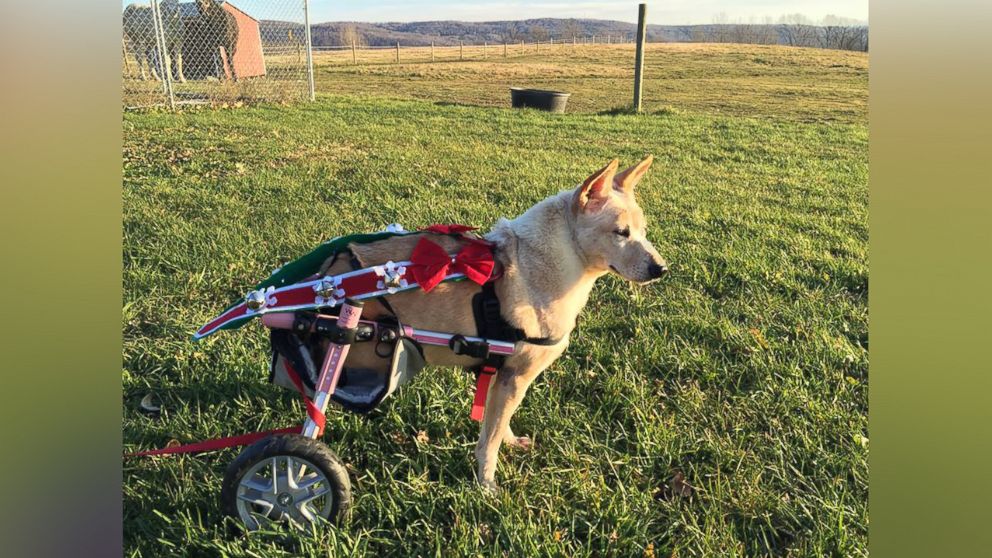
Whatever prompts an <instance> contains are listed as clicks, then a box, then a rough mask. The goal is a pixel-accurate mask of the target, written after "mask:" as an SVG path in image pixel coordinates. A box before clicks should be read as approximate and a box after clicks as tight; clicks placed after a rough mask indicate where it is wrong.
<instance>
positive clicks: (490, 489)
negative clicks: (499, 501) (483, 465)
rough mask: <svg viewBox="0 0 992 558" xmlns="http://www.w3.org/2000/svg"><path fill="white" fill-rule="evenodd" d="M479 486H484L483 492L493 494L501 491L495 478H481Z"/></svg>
mask: <svg viewBox="0 0 992 558" xmlns="http://www.w3.org/2000/svg"><path fill="white" fill-rule="evenodd" d="M479 487H480V488H482V491H483V492H485V493H487V494H492V495H493V496H495V495H497V494H499V491H500V488H499V485H498V484H496V481H495V480H480V481H479Z"/></svg>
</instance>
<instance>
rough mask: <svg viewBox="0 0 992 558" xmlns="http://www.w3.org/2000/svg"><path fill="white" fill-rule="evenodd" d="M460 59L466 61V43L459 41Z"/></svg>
mask: <svg viewBox="0 0 992 558" xmlns="http://www.w3.org/2000/svg"><path fill="white" fill-rule="evenodd" d="M458 59H459V60H465V42H464V41H458Z"/></svg>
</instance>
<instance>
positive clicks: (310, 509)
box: [237, 455, 334, 530]
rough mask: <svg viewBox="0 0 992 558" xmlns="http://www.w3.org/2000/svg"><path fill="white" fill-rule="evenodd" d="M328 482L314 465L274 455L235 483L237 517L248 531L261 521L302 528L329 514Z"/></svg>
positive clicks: (259, 463)
mask: <svg viewBox="0 0 992 558" xmlns="http://www.w3.org/2000/svg"><path fill="white" fill-rule="evenodd" d="M333 504H334V501H333V497H332V495H331V483H330V482H329V481H328V480H327V477H326V476H325V475H324V474H323V473H322V472H321V470H320V469H319V468H317V467H316V466H315V465H314V464H313V463H311V462H309V461H307V460H306V459H302V458H299V457H292V456H288V455H277V456H274V457H269V458H267V459H263V460H261V461H259V462H258V463H256V464H255V465H254V466H252V467H251V469H249V470H248V472H246V473H245V474H244V476H242V477H241V480H240V482H239V483H238V494H237V508H238V515H239V516H240V518H241V521H243V522H244V524H245V526H247V527H248V529H250V530H256V529H259V528H260V527H261V526H262V525H261V520H263V519H268V520H273V521H288V522H289V523H290V524H292V525H294V526H297V527H303V526H304V525H307V524H309V523H312V522H314V521H317V518H318V517H323V518H327V517H328V516H329V515H330V512H331V507H332V506H333Z"/></svg>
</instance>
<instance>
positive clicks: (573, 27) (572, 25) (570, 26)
mask: <svg viewBox="0 0 992 558" xmlns="http://www.w3.org/2000/svg"><path fill="white" fill-rule="evenodd" d="M561 32H562V34H563V35H564V36H563V37H562V40H563V41H571V40H572V37H578V36H580V35H582V26H581V25H579V22H578V21H575V20H574V19H570V20H568V21H566V22H565V25H563V26H562V29H561Z"/></svg>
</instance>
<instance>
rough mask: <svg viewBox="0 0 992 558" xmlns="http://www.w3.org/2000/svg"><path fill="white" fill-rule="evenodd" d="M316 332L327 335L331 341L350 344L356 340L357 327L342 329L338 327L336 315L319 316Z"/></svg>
mask: <svg viewBox="0 0 992 558" xmlns="http://www.w3.org/2000/svg"><path fill="white" fill-rule="evenodd" d="M314 333H316V334H317V335H320V336H322V337H326V338H327V339H328V340H330V342H331V343H335V344H338V345H350V344H352V343H353V342H354V341H355V328H350V329H342V328H340V327H338V319H337V318H336V317H333V318H317V320H316V323H315V325H314Z"/></svg>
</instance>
